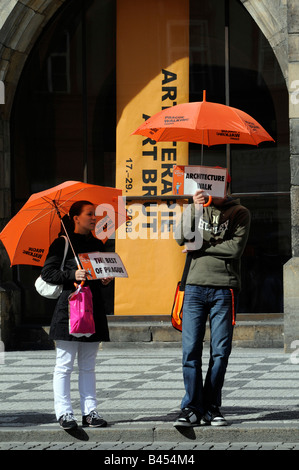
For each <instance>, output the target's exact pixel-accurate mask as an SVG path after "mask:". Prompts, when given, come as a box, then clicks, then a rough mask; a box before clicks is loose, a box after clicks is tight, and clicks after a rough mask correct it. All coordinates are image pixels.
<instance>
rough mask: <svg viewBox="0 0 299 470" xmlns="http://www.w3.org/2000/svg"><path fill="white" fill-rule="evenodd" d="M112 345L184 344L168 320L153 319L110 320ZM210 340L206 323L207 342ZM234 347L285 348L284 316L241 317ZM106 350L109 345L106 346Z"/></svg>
mask: <svg viewBox="0 0 299 470" xmlns="http://www.w3.org/2000/svg"><path fill="white" fill-rule="evenodd" d="M109 331H110V340H111V343H113V345H114V346H115V344H119V345H125V344H128V343H142V344H145V343H154V344H155V343H168V344H169V345H171V343H174V344H177V343H180V342H181V332H179V331H177V330H175V329H174V328H173V326H172V325H171V323H170V318H169V316H163V315H160V316H157V318H154V316H151V317H148V318H147V317H138V316H133V317H129V316H126V317H120V316H113V317H109ZM209 339H210V329H209V324H208V323H207V328H206V336H205V341H209ZM233 344H234V346H240V347H250V348H252V347H254V348H264V347H265V348H281V347H283V315H281V314H252V315H249V314H240V315H238V318H237V324H236V326H235V330H234V339H233ZM105 347H107V343H105Z"/></svg>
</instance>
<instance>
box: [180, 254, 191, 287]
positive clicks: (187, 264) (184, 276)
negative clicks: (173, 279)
mask: <svg viewBox="0 0 299 470" xmlns="http://www.w3.org/2000/svg"><path fill="white" fill-rule="evenodd" d="M191 260H192V255H191V252H188V253H187V256H186V261H185V266H184V271H183V274H182V279H181V282H180V290H185V285H186V281H187V276H188V272H189V268H190V264H191Z"/></svg>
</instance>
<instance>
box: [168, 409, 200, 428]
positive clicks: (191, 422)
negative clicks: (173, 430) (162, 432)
mask: <svg viewBox="0 0 299 470" xmlns="http://www.w3.org/2000/svg"><path fill="white" fill-rule="evenodd" d="M200 420H201V416H199V415H197V414H196V412H195V411H194V410H192V409H191V408H183V410H182V412H181V413H180V415H179V416H178V418H177V420H176V421H175V423H174V424H173V425H174V427H179V426H184V427H191V426H199V425H200Z"/></svg>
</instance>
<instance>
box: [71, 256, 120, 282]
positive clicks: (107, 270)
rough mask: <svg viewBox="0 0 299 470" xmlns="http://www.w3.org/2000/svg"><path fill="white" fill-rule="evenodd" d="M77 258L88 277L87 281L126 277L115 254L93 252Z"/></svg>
mask: <svg viewBox="0 0 299 470" xmlns="http://www.w3.org/2000/svg"><path fill="white" fill-rule="evenodd" d="M79 258H80V261H81V264H82V267H83V269H85V270H86V271H87V272H88V273H89V276H90V277H89V276H88V278H87V279H102V278H104V277H128V274H127V271H126V268H125V267H124V265H123V262H122V260H121V259H120V257H119V256H118V254H116V253H107V252H99V251H95V252H93V253H80V254H79Z"/></svg>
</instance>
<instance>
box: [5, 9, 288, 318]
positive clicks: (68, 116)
mask: <svg viewBox="0 0 299 470" xmlns="http://www.w3.org/2000/svg"><path fill="white" fill-rule="evenodd" d="M157 2H158V3H159V2H160V3H163V0H157ZM224 4H225V6H226V9H225V8H224V6H223V8H222V9H219V2H217V1H216V0H213V1H205V2H200V3H199V2H197V1H195V0H190V17H189V22H190V26H189V43H190V53H189V57H190V69H189V88H190V93H189V99H190V101H195V100H201V98H202V95H201V93H202V90H203V89H205V88H209V100H210V101H216V102H224V101H225V83H226V78H225V74H226V70H227V68H226V67H227V66H228V72H229V73H228V84H229V95H230V104H231V105H232V106H235V107H238V108H241V109H243V110H244V111H247V112H249V113H250V114H252V115H253V116H254V117H255V118H256V119H257V120H258V121H260V122H261V123H262V124H263V125H264V127H266V128H267V130H268V131H269V132H270V134H271V135H272V136H273V137H274V139H275V141H276V145H275V146H269V145H267V144H264V145H262V146H261V148H260V149H258V151H257V149H254V148H250V149H248V148H245V147H244V148H242V147H238V148H232V149H231V172H232V177H233V185H232V192H233V193H235V194H236V195H239V196H240V197H241V198H242V203H243V204H244V205H245V206H247V207H248V208H249V209H250V210H251V212H252V216H253V221H252V230H251V235H250V239H249V242H248V248H247V251H246V253H245V255H244V259H243V271H244V272H243V291H242V295H241V302H240V311H241V312H246V313H265V312H270V313H274V312H281V311H282V266H283V264H284V263H285V261H286V260H287V259H288V258H289V257H290V256H291V249H290V233H289V232H290V208H289V193H288V191H289V181H290V176H289V148H288V135H289V131H288V110H287V102H288V99H287V90H286V86H285V82H284V78H283V76H282V73H281V71H280V68H279V66H278V63H277V61H276V58H275V56H274V54H273V51H272V49H271V47H270V45H269V43H268V41H267V40H266V38H265V37H264V36H263V34H262V33H261V31H260V30H259V28H258V27H257V25H256V24H255V22H254V21H253V20H252V18H251V17H250V15H249V14H248V12H247V11H246V10H245V9H244V8H243V6H242V4H241V2H239V1H237V0H234V1H230V2H226V3H225V2H223V5H224ZM169 15H170V19H171V11H170V12H169ZM116 16H117V2H116V1H115V0H107V1H106V2H97V1H96V0H89V1H87V2H82V3H81V2H73V1H70V2H67V3H66V5H65V6H64V7H63V8H62V9H61V11H59V12H58V14H57V15H56V17H55V18H54V19H53V20H52V21H51V22H50V24H49V25H48V26H47V28H46V29H45V31H44V32H43V34H42V36H41V37H40V39H39V41H38V42H37V43H36V45H35V46H34V48H33V50H32V52H31V54H30V56H29V58H28V60H27V62H26V65H25V67H24V70H23V73H22V76H21V78H20V81H19V85H18V89H17V92H16V95H15V100H14V105H13V110H12V115H11V148H12V161H13V178H12V180H13V196H14V198H13V211H14V213H15V212H16V211H17V210H18V209H19V207H20V206H21V205H22V204H23V203H24V202H25V200H26V199H27V198H28V196H29V195H30V194H31V193H32V192H36V191H39V190H42V189H45V188H46V187H49V186H53V185H55V184H58V183H60V182H61V181H64V180H70V179H75V180H84V179H87V180H88V182H92V183H96V184H103V185H109V186H113V185H114V184H115V181H114V175H115V149H116V140H115V126H116V117H115V116H116V112H115V109H116V100H117V96H116V89H115V74H116V70H115V67H116V49H115V30H116V29H115V28H116ZM227 18H229V22H227ZM226 27H227V28H229V38H230V39H229V43H228V47H229V57H230V60H229V63H227V62H226V59H225V57H226V55H225V47H226V44H225V39H224V30H225V28H226ZM127 53H129V51H127ZM134 79H136V77H134ZM197 152H198V149H197V148H196V147H194V146H190V163H193V162H195V161H197ZM224 155H225V150H224V149H220V148H217V149H210V150H209V154H208V158H209V165H214V164H216V165H225V158H224ZM14 270H15V276H16V279H17V280H18V282H19V283H20V285H21V286H22V290H23V292H24V297H23V308H22V315H23V321H25V322H26V321H27V322H32V321H33V322H41V323H43V324H45V322H48V321H49V319H50V316H51V313H52V308H53V304H52V302H51V301H49V302H45V301H44V299H40V298H39V296H38V294H36V293H35V291H34V288H33V281H34V279H35V278H36V277H37V276H38V274H39V272H38V270H37V269H34V268H31V267H25V266H24V267H23V266H22V267H16V268H14ZM108 309H110V310H108V312H107V313H113V308H112V307H111V302H110V303H109V307H108Z"/></svg>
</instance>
